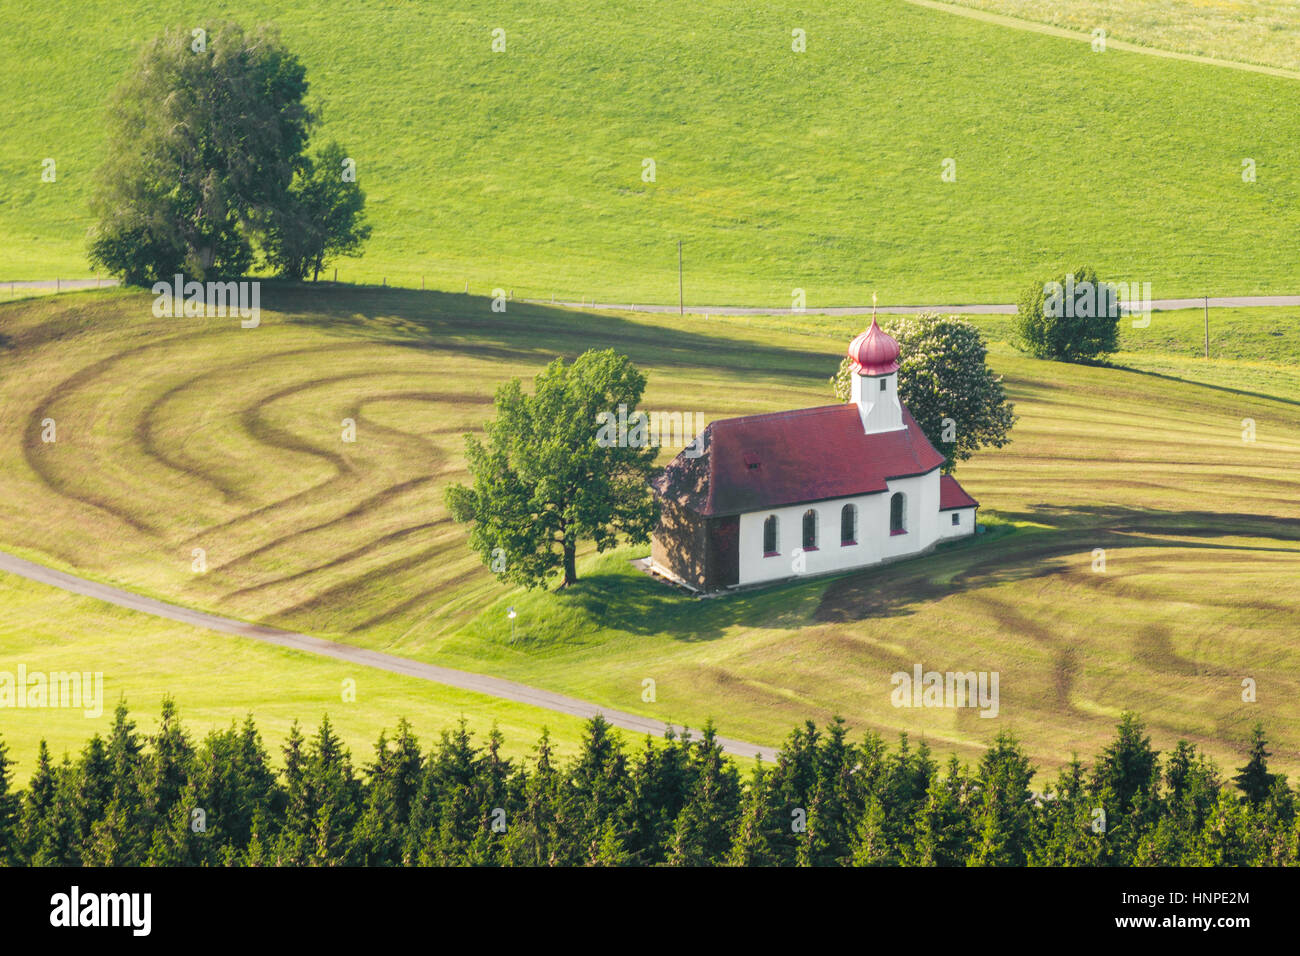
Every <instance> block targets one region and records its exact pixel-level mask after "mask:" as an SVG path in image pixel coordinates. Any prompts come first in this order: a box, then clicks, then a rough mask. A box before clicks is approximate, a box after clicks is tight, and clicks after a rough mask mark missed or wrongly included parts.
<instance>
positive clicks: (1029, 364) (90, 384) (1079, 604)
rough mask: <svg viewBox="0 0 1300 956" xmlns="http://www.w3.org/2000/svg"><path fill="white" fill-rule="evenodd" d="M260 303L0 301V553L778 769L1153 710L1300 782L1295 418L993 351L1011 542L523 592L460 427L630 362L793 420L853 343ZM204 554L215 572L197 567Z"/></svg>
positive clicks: (105, 298) (1065, 747)
mask: <svg viewBox="0 0 1300 956" xmlns="http://www.w3.org/2000/svg"><path fill="white" fill-rule="evenodd" d="M263 291H264V295H263V302H264V303H265V304H266V309H265V310H264V313H263V316H262V326H261V328H259V329H256V330H242V329H240V328H238V325H237V323H229V324H228V325H225V326H223V325H222V324H221V323H220V322H219V321H216V320H214V321H207V320H188V321H182V320H175V321H171V320H157V319H154V318H153V317H152V315H151V314H150V312H149V305H150V302H151V300H150V298H149V297H148V296H147V295H142V294H139V293H131V292H121V291H115V292H107V293H86V294H78V295H74V296H70V297H67V298H65V299H62V300H58V301H51V300H32V301H30V302H23V303H15V304H11V305H7V306H3V307H0V322H2V323H3V325H2V327H3V330H4V332H3V334H4V339H3V340H2V341H0V549H2V550H6V551H10V552H14V553H17V554H19V555H20V556H22V557H25V558H28V559H31V560H36V561H40V562H41V563H45V564H52V565H56V566H61V567H62V569H63V570H69V571H76V572H79V573H80V574H82V575H83V576H89V577H92V578H99V579H103V580H108V581H111V582H113V583H116V584H119V585H121V586H122V587H124V588H126V589H128V590H131V591H135V592H139V593H142V594H145V595H148V596H152V597H156V598H159V599H161V600H164V601H167V602H169V603H173V604H181V605H187V606H191V607H194V608H198V609H201V610H204V611H208V612H211V613H215V614H219V615H221V616H223V617H229V618H236V619H241V620H246V621H250V622H254V623H255V624H257V625H264V626H273V627H278V628H280V629H283V630H288V631H293V632H297V633H305V634H311V635H316V636H317V637H320V638H325V639H333V640H336V641H338V642H340V643H344V644H348V645H353V646H358V647H361V648H364V649H367V650H374V651H385V652H388V653H391V654H395V655H398V656H402V657H406V658H410V659H414V660H418V661H423V662H425V663H432V664H437V665H440V666H447V667H452V668H456V669H459V670H465V671H477V672H481V673H486V674H491V675H493V676H494V677H500V678H504V679H508V680H513V681H516V682H518V683H520V684H526V685H530V686H534V687H540V688H545V689H546V690H547V691H551V692H555V693H560V694H564V695H567V696H569V697H573V698H577V699H581V700H588V701H592V702H594V703H595V704H596V705H598V706H602V707H608V708H610V709H613V710H620V711H625V712H629V713H634V714H641V715H643V716H645V717H646V718H648V719H658V720H664V721H668V720H670V721H672V722H674V723H678V724H686V725H690V726H694V727H698V726H700V725H701V724H702V722H703V721H704V720H705V719H706V718H708V717H715V718H717V719H718V720H719V724H720V728H719V729H720V731H721V732H722V733H724V734H726V735H727V736H730V737H733V738H736V739H741V740H753V741H756V742H758V743H760V744H765V745H774V744H777V743H779V742H780V739H781V738H782V736H783V735H784V734H785V733H786V732H787V731H788V730H789V729H790V728H791V727H792V726H795V725H797V724H799V723H800V722H802V721H803V720H805V719H808V718H813V719H817V720H824V719H828V718H829V717H830V716H832V715H833V714H835V713H839V714H842V715H843V716H845V717H846V718H847V719H848V720H849V721H850V723H851V725H852V726H853V727H854V728H856V729H857V730H864V729H876V730H879V731H881V732H883V733H887V734H892V733H894V732H896V731H898V730H902V729H906V730H908V731H909V732H911V733H913V734H914V735H916V736H924V737H925V739H926V740H927V741H929V742H930V743H931V744H932V746H935V747H936V748H937V749H945V750H952V751H954V752H957V753H959V754H961V755H962V756H964V757H967V758H974V757H978V754H979V752H980V750H981V748H982V747H983V746H984V744H985V743H986V742H987V741H988V739H989V738H990V737H991V736H992V734H994V733H996V732H997V731H998V730H1000V729H1006V728H1008V727H1009V728H1011V729H1014V730H1015V731H1016V732H1017V733H1019V734H1021V735H1022V736H1024V737H1025V739H1026V741H1027V743H1028V744H1029V746H1030V749H1031V751H1032V753H1033V755H1034V756H1035V758H1036V759H1038V760H1039V761H1040V762H1041V763H1042V764H1043V765H1044V766H1046V767H1051V766H1052V765H1053V764H1055V763H1059V762H1060V761H1063V760H1066V759H1068V758H1069V754H1070V751H1071V750H1073V749H1078V750H1079V751H1080V752H1096V751H1097V750H1099V749H1100V748H1101V747H1103V746H1104V745H1105V743H1106V741H1107V739H1108V737H1109V735H1110V734H1111V733H1112V731H1113V728H1114V722H1115V718H1116V717H1117V716H1118V714H1119V712H1120V711H1122V710H1124V709H1126V708H1136V709H1138V710H1140V711H1141V712H1142V713H1143V714H1144V716H1145V717H1146V718H1147V719H1148V721H1149V722H1150V726H1151V730H1152V733H1153V735H1154V736H1155V738H1156V744H1157V746H1160V747H1161V748H1162V749H1165V748H1167V747H1168V746H1171V745H1172V743H1173V742H1174V741H1175V740H1176V738H1177V737H1178V736H1185V737H1187V738H1188V739H1191V740H1195V741H1198V742H1201V743H1203V744H1204V745H1205V746H1206V747H1207V748H1208V749H1209V750H1210V751H1211V752H1212V753H1213V754H1214V755H1215V756H1216V758H1217V759H1219V760H1220V762H1221V765H1222V766H1229V765H1233V766H1235V765H1237V764H1239V763H1240V760H1239V758H1238V756H1237V755H1236V753H1235V750H1234V748H1235V747H1236V746H1237V744H1238V743H1239V742H1240V741H1242V740H1244V739H1245V738H1246V736H1247V735H1248V733H1249V727H1250V724H1252V723H1253V722H1254V721H1255V720H1257V719H1260V720H1265V721H1266V723H1267V724H1268V727H1269V730H1270V734H1271V740H1272V749H1273V751H1274V754H1275V758H1274V760H1275V762H1276V765H1277V767H1279V768H1290V769H1300V745H1298V741H1300V679H1298V678H1297V675H1300V646H1297V644H1296V642H1295V639H1294V638H1295V633H1296V630H1297V627H1298V626H1300V594H1298V593H1297V591H1296V588H1295V587H1294V582H1295V581H1296V580H1300V526H1298V525H1297V516H1300V486H1298V483H1297V481H1296V477H1295V476H1296V475H1297V474H1300V395H1298V396H1283V397H1281V398H1267V397H1262V396H1258V395H1251V394H1248V393H1246V392H1243V391H1238V390H1233V389H1230V388H1217V387H1207V386H1197V385H1192V384H1188V383H1184V382H1178V381H1174V380H1171V379H1169V378H1164V377H1160V376H1156V375H1147V374H1141V373H1138V372H1134V371H1127V370H1123V369H1109V368H1088V367H1074V366H1062V365H1056V364H1052V363H1044V362H1036V361H1033V360H1029V359H1025V358H1023V357H1020V356H1017V355H1015V354H1014V353H1012V352H1011V351H1009V350H1008V349H1006V348H1005V347H1004V346H1002V345H1000V344H997V343H996V342H995V343H994V344H993V345H992V351H991V353H990V354H991V359H990V361H991V363H992V364H993V366H994V367H995V368H996V369H997V370H998V371H999V372H1000V373H1003V374H1004V375H1005V376H1006V382H1007V386H1008V389H1009V392H1010V394H1011V397H1012V398H1013V400H1014V401H1015V402H1016V406H1017V407H1016V412H1017V414H1018V415H1019V421H1018V423H1017V424H1016V426H1015V430H1014V432H1013V436H1012V437H1013V441H1012V444H1011V445H1009V446H1008V447H1007V448H1005V449H1001V450H998V451H991V452H985V453H982V454H980V455H978V456H977V457H976V458H975V459H973V460H971V461H969V462H965V463H963V465H962V466H961V470H960V477H961V480H962V483H963V485H964V486H965V487H966V488H968V489H969V490H970V492H971V493H972V494H973V495H974V496H975V497H977V498H978V499H979V500H980V501H981V502H983V505H984V507H983V508H982V510H981V518H982V520H983V521H984V522H986V524H989V525H990V526H991V527H992V528H993V531H992V532H991V533H989V534H986V535H981V536H980V537H979V538H978V539H977V540H975V541H972V542H967V543H965V544H962V545H958V546H954V547H950V548H945V549H942V550H940V551H939V552H937V553H935V554H934V555H932V556H929V557H927V558H924V559H921V560H918V561H915V562H909V563H900V564H898V565H894V566H889V567H886V568H881V569H877V570H874V571H868V572H864V573H860V574H856V575H848V576H845V577H842V578H837V579H821V580H816V581H809V582H803V583H797V584H794V585H791V586H788V587H783V588H775V589H771V590H767V591H760V592H753V593H749V594H744V595H735V596H732V597H730V598H727V599H720V600H716V601H704V602H697V601H691V600H689V599H686V598H683V597H682V596H680V595H678V594H676V593H675V592H673V591H671V590H669V589H666V588H664V587H662V586H660V585H658V584H655V583H654V582H651V581H650V580H649V579H647V578H645V577H644V576H642V575H640V574H638V573H637V572H635V571H633V570H632V569H631V568H630V567H629V566H628V562H627V559H628V558H631V557H635V556H639V555H640V554H644V549H635V548H632V549H622V550H620V551H618V552H616V553H614V554H611V555H606V556H604V557H595V556H593V555H590V554H587V555H584V556H583V558H582V561H581V563H580V572H581V577H582V580H581V581H580V582H579V584H578V585H577V586H575V587H574V588H572V589H569V590H568V591H566V592H564V593H562V594H556V593H554V592H533V593H523V592H517V591H513V590H511V589H508V588H506V587H503V586H502V585H500V584H499V583H498V582H497V581H496V580H495V579H494V577H493V575H492V574H491V573H490V572H489V571H488V570H487V569H485V568H484V567H483V566H482V564H481V563H480V561H479V560H478V557H477V556H476V555H474V554H472V553H471V552H470V551H469V549H468V547H467V543H466V530H465V529H464V528H462V527H460V526H457V525H456V524H455V523H453V522H452V521H451V520H450V519H449V517H448V515H447V514H446V511H445V508H444V506H443V491H444V489H445V488H446V486H447V483H448V482H449V481H454V480H462V479H463V478H464V470H463V462H462V453H463V444H462V438H461V435H462V433H463V432H465V431H476V430H478V429H479V428H480V427H481V425H482V424H483V422H484V421H486V420H487V419H488V418H489V417H490V416H491V413H492V409H491V399H492V394H493V391H494V389H495V388H496V387H497V386H498V385H499V384H500V383H502V382H503V381H504V380H506V379H507V378H509V377H511V376H519V377H522V378H524V379H525V380H526V381H528V380H531V378H532V376H533V375H535V374H536V372H537V371H539V370H540V369H541V368H542V367H543V366H544V365H545V364H546V363H547V362H548V361H550V360H551V359H552V358H554V357H555V356H556V355H564V356H566V357H570V358H571V357H572V356H574V355H576V354H578V353H579V352H581V351H583V350H584V349H587V348H591V347H611V346H612V347H616V348H618V349H619V350H620V351H624V352H626V353H627V354H629V355H630V356H631V358H632V359H633V361H634V362H636V363H637V364H638V366H639V367H641V368H642V369H643V370H644V371H645V372H646V373H647V377H648V381H649V390H648V392H647V397H646V402H645V405H646V407H647V408H650V409H656V410H661V411H685V412H692V413H693V412H696V411H698V412H700V413H702V414H703V415H704V416H705V419H706V420H708V419H712V418H717V417H723V416H729V415H739V414H747V413H752V412H762V411H773V410H777V409H781V408H799V407H808V406H811V405H817V404H824V403H825V402H827V401H829V400H830V392H829V386H828V384H827V378H828V376H829V375H830V374H831V372H832V371H833V370H834V368H835V366H836V364H837V363H838V360H839V355H840V354H841V353H842V351H843V347H844V345H845V344H846V343H847V341H848V339H849V338H851V333H849V334H846V330H845V329H842V328H840V326H841V325H843V324H844V323H843V322H842V321H841V320H839V319H835V318H833V317H832V318H818V317H814V316H806V317H804V316H790V317H786V318H782V319H780V320H771V319H738V318H726V319H723V318H717V317H715V318H714V319H711V320H709V321H708V322H705V321H704V320H702V319H699V318H685V319H678V318H676V317H664V316H647V315H636V316H630V317H628V316H617V315H601V316H589V315H582V314H576V313H572V312H566V311H563V310H553V309H549V308H546V307H544V306H540V305H525V304H522V303H514V302H512V303H511V304H510V306H509V308H508V311H507V312H506V313H505V314H499V313H493V312H491V311H490V309H489V308H488V304H487V302H486V301H484V300H480V299H474V298H469V297H464V296H447V295H438V294H432V293H430V294H424V295H422V294H419V293H414V292H404V291H399V290H392V289H389V290H378V289H372V290H365V289H352V290H330V291H319V290H298V289H293V288H283V287H274V286H267V287H266V288H265V289H264V290H263ZM852 331H860V329H854V330H852ZM1230 372H1231V363H1228V364H1225V365H1224V374H1225V375H1228V374H1230ZM49 417H52V418H54V419H56V422H57V435H58V440H57V442H55V443H54V444H46V443H44V442H42V441H41V430H42V429H41V427H40V423H41V422H42V421H43V420H44V419H46V418H49ZM344 419H352V420H353V421H354V422H355V423H356V429H357V431H356V436H357V440H356V442H354V443H349V442H345V441H343V440H342V432H343V420H344ZM1247 419H1249V420H1251V421H1252V422H1253V423H1254V438H1255V440H1254V441H1253V442H1246V441H1243V422H1244V420H1247ZM593 425H594V423H593ZM671 453H672V452H671V450H666V451H665V452H664V457H665V458H666V457H667V455H669V454H671ZM1009 524H1014V525H1015V527H1016V529H1017V530H1016V531H1015V532H1014V533H1004V532H1005V529H1006V528H1007V526H1008V525H1009ZM1000 529H1001V530H1000ZM195 548H202V549H204V550H205V551H206V560H207V571H206V573H203V574H196V573H194V572H193V571H192V570H191V562H192V560H193V557H192V551H193V549H195ZM1098 551H1101V552H1104V555H1105V569H1104V570H1094V565H1095V561H1096V553H1097V552H1098ZM507 606H515V607H517V609H518V612H519V614H518V618H517V620H516V622H515V624H516V627H515V631H512V628H511V624H510V622H509V621H507V620H506V618H505V608H506V607H507ZM916 664H921V665H922V666H924V667H925V668H926V669H935V670H939V671H947V670H950V669H951V670H959V671H963V672H966V671H997V672H998V673H999V674H1000V675H1001V694H1002V703H1001V709H1000V716H999V718H998V719H997V720H987V719H983V718H981V717H979V715H978V713H977V712H975V711H974V710H971V709H956V710H954V709H938V710H908V709H900V708H895V707H894V706H893V705H892V704H891V701H890V690H891V687H890V676H891V675H892V674H893V673H895V672H898V671H910V670H911V669H912V667H913V666H915V665H916ZM213 667H214V669H216V670H217V671H219V669H220V661H214V662H213ZM1244 678H1250V679H1252V680H1255V681H1256V682H1257V685H1258V699H1257V701H1256V702H1254V703H1248V702H1245V701H1243V700H1242V697H1241V690H1242V688H1241V682H1242V680H1243V679H1244ZM647 679H652V680H653V681H654V682H655V686H656V688H657V698H656V700H655V701H653V702H651V701H646V700H644V699H643V698H642V692H643V681H645V680H647ZM1234 761H1236V763H1233V762H1234Z"/></svg>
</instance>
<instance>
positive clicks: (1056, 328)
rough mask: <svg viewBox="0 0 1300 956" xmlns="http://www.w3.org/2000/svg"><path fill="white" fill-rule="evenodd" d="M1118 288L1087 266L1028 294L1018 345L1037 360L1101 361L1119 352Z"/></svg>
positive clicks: (1019, 312)
mask: <svg viewBox="0 0 1300 956" xmlns="http://www.w3.org/2000/svg"><path fill="white" fill-rule="evenodd" d="M1120 311H1121V310H1120V300H1119V295H1118V293H1117V291H1116V288H1115V286H1114V285H1113V284H1112V283H1109V282H1102V281H1101V280H1100V279H1098V278H1097V273H1096V270H1094V269H1092V268H1089V267H1084V268H1080V269H1076V270H1074V271H1073V272H1068V273H1066V274H1064V275H1061V276H1057V277H1056V279H1054V280H1053V281H1051V282H1047V283H1044V284H1042V285H1038V284H1035V285H1033V286H1031V287H1030V288H1029V289H1027V290H1025V293H1024V295H1022V296H1021V297H1020V301H1019V303H1018V304H1017V306H1016V335H1017V342H1016V346H1017V348H1019V349H1020V350H1021V351H1023V352H1028V353H1029V354H1030V355H1032V356H1034V357H1035V358H1043V359H1056V360H1058V361H1062V362H1087V361H1093V360H1096V359H1100V358H1102V357H1104V356H1106V355H1109V354H1110V353H1111V352H1114V351H1115V350H1116V349H1118V348H1119V317H1120Z"/></svg>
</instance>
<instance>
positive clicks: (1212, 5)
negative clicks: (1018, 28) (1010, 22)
mask: <svg viewBox="0 0 1300 956" xmlns="http://www.w3.org/2000/svg"><path fill="white" fill-rule="evenodd" d="M944 5H945V6H956V7H964V8H969V9H972V10H982V11H986V12H990V13H995V14H1002V15H1006V16H1012V17H1017V18H1019V19H1021V20H1025V21H1037V22H1040V23H1050V24H1052V25H1054V26H1058V27H1064V28H1066V29H1069V30H1075V31H1078V32H1080V33H1084V34H1091V33H1092V31H1093V30H1095V29H1098V28H1100V29H1104V30H1105V31H1106V35H1107V39H1116V40H1121V41H1126V42H1128V43H1134V44H1138V45H1139V46H1145V47H1151V48H1152V49H1155V50H1170V51H1173V52H1175V53H1180V54H1186V55H1191V56H1208V57H1214V58H1216V59H1224V60H1236V61H1238V62H1240V63H1253V64H1261V65H1264V66H1271V67H1277V68H1280V69H1285V70H1289V71H1296V70H1300V12H1297V10H1296V7H1295V4H1293V3H1289V2H1287V0H1072V2H1071V3H1068V4H1061V3H1053V2H1051V0H944ZM959 12H960V11H959Z"/></svg>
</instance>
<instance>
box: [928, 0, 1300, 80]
mask: <svg viewBox="0 0 1300 956" xmlns="http://www.w3.org/2000/svg"><path fill="white" fill-rule="evenodd" d="M906 2H907V3H910V4H912V5H913V6H917V7H927V8H929V9H931V10H942V11H944V12H945V13H955V14H956V15H957V16H959V17H969V18H970V19H972V20H982V21H983V22H985V23H996V24H997V25H998V26H1002V27H1011V28H1012V29H1014V30H1027V31H1029V32H1030V33H1042V34H1046V35H1047V36H1053V37H1059V38H1061V39H1063V40H1082V41H1083V42H1084V43H1091V42H1092V34H1090V33H1080V32H1078V31H1077V30H1067V29H1065V28H1064V27H1058V26H1053V25H1051V24H1050V23H1036V22H1034V21H1032V20H1021V19H1019V18H1018V17H1009V16H1007V15H1005V14H1002V13H990V12H989V11H987V10H975V9H972V8H971V7H958V6H954V5H953V4H951V3H941V2H939V0H906ZM1106 49H1107V50H1122V51H1123V52H1125V53H1145V54H1146V55H1147V56H1163V57H1165V58H1166V59H1170V60H1189V61H1191V62H1192V63H1205V64H1207V65H1209V66H1224V67H1227V68H1229V69H1232V70H1246V71H1247V72H1249V73H1264V74H1267V75H1268V76H1281V77H1285V78H1286V79H1288V80H1300V73H1296V72H1294V71H1293V70H1284V69H1282V68H1281V67H1276V66H1262V65H1260V64H1257V63H1242V62H1240V61H1238V60H1221V59H1219V58H1218V57H1214V56H1202V55H1200V54H1197V53H1176V52H1175V51H1173V50H1162V49H1160V48H1159V47H1153V46H1142V45H1140V44H1137V43H1128V42H1126V41H1124V40H1116V39H1114V38H1113V37H1110V36H1107V37H1106Z"/></svg>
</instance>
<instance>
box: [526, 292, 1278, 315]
mask: <svg viewBox="0 0 1300 956" xmlns="http://www.w3.org/2000/svg"><path fill="white" fill-rule="evenodd" d="M522 301H524V302H532V303H535V304H537V305H560V306H564V307H565V308H568V309H603V310H608V311H611V312H620V311H621V312H676V311H677V306H675V305H643V304H640V303H624V304H618V303H611V302H586V303H583V302H560V301H556V302H551V301H550V300H549V299H523V300H522ZM1203 305H1205V298H1204V297H1201V298H1198V299H1152V300H1151V309H1152V311H1155V312H1164V311H1168V310H1169V309H1199V308H1201V307H1202V306H1203ZM1271 305H1282V306H1300V295H1228V296H1210V307H1211V308H1238V309H1245V308H1252V307H1256V308H1257V307H1260V306H1271ZM873 310H874V311H876V312H884V313H886V314H890V315H910V314H912V313H915V312H941V313H943V314H944V315H950V314H953V313H957V314H964V315H1015V312H1016V306H1015V304H1014V303H1012V304H1010V305H1006V304H1003V305H882V306H870V305H845V306H828V307H825V308H823V307H820V306H809V307H808V308H806V309H805V310H804V312H805V313H807V314H808V315H870V314H871V313H872V311H873ZM686 312H687V313H688V314H690V315H797V314H799V313H796V312H795V311H794V310H792V309H751V308H746V307H744V306H736V305H690V306H687V307H686Z"/></svg>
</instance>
